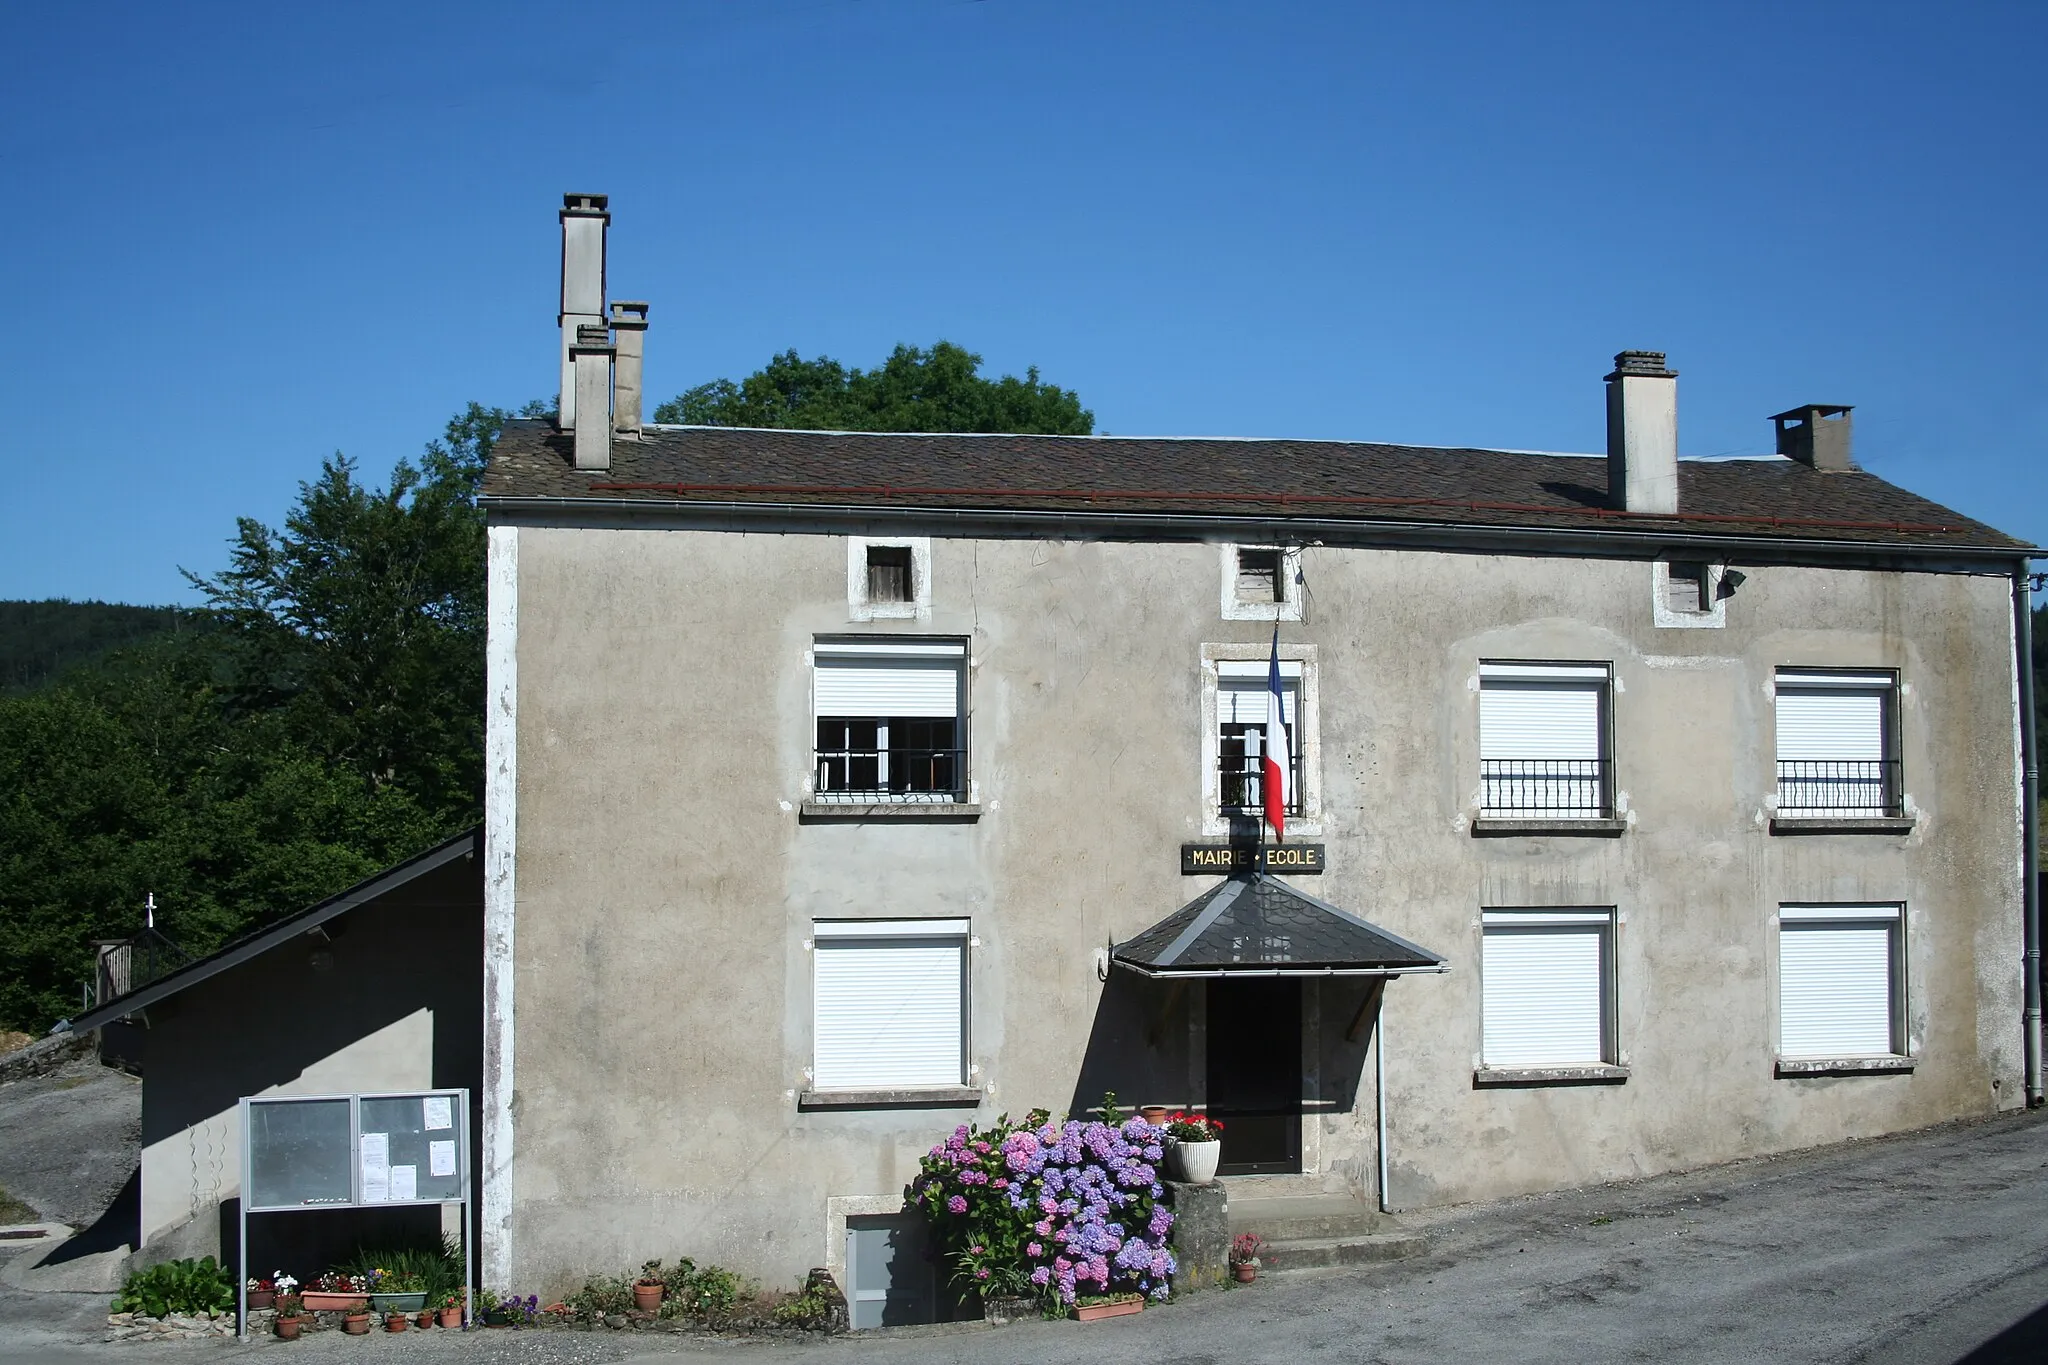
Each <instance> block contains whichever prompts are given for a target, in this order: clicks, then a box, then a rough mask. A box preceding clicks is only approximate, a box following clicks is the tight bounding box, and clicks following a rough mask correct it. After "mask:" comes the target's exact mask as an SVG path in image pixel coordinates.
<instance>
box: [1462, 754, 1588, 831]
mask: <svg viewBox="0 0 2048 1365" xmlns="http://www.w3.org/2000/svg"><path fill="white" fill-rule="evenodd" d="M1610 766H1611V765H1610V763H1609V761H1608V760H1607V759H1604V758H1482V759H1480V760H1479V805H1480V809H1481V811H1483V812H1485V813H1487V814H1492V815H1498V814H1502V813H1514V814H1533V815H1544V816H1555V817H1558V818H1560V819H1572V818H1579V819H1598V818H1600V817H1602V816H1605V815H1606V814H1608V811H1609V802H1608V799H1607V793H1608V790H1609V787H1608V781H1607V775H1608V769H1609V767H1610Z"/></svg>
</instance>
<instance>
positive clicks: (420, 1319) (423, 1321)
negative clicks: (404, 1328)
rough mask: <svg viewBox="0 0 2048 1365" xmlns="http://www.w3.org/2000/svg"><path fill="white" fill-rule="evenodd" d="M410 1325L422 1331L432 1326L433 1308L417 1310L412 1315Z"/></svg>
mask: <svg viewBox="0 0 2048 1365" xmlns="http://www.w3.org/2000/svg"><path fill="white" fill-rule="evenodd" d="M412 1325H413V1326H415V1327H417V1328H419V1329H420V1330H421V1331H422V1332H424V1331H426V1330H427V1329H428V1328H429V1327H432V1326H433V1325H434V1310H433V1309H431V1308H422V1309H421V1310H420V1311H419V1312H417V1313H414V1314H413V1315H412Z"/></svg>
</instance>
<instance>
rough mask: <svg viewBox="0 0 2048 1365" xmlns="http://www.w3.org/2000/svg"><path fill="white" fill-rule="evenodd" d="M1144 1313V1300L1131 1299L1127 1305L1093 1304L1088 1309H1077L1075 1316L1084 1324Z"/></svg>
mask: <svg viewBox="0 0 2048 1365" xmlns="http://www.w3.org/2000/svg"><path fill="white" fill-rule="evenodd" d="M1144 1311H1145V1301H1144V1300H1143V1299H1131V1300H1129V1301H1128V1302H1125V1303H1091V1304H1089V1305H1088V1306H1087V1307H1086V1308H1076V1309H1075V1310H1074V1316H1075V1318H1077V1319H1078V1320H1080V1321H1082V1322H1093V1321H1095V1320H1096V1319H1097V1318H1121V1317H1126V1316H1128V1315H1130V1314H1132V1313H1142V1312H1144Z"/></svg>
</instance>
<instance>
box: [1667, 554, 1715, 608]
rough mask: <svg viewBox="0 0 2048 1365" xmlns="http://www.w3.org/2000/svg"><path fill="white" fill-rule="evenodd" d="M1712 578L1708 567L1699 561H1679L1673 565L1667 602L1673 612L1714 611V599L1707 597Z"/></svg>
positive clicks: (1675, 561)
mask: <svg viewBox="0 0 2048 1365" xmlns="http://www.w3.org/2000/svg"><path fill="white" fill-rule="evenodd" d="M1712 581H1713V580H1712V577H1711V576H1710V575H1709V574H1708V573H1707V566H1706V564H1705V563H1704V562H1702V561H1700V560H1697V559H1679V560H1673V561H1672V563H1671V571H1670V579H1669V584H1670V586H1669V591H1668V593H1667V596H1666V601H1667V603H1668V604H1669V606H1670V608H1671V610H1673V611H1689V612H1702V611H1712V610H1713V609H1714V602H1713V599H1712V598H1710V597H1709V596H1708V595H1707V591H1708V584H1709V583H1711V582H1712Z"/></svg>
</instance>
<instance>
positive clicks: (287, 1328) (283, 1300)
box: [271, 1276, 310, 1341]
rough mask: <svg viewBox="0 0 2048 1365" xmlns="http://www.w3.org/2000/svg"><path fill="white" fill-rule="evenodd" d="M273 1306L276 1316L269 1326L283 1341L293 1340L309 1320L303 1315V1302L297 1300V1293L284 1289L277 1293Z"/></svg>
mask: <svg viewBox="0 0 2048 1365" xmlns="http://www.w3.org/2000/svg"><path fill="white" fill-rule="evenodd" d="M279 1278H286V1277H282V1276H281V1277H279ZM273 1306H274V1307H275V1308H276V1309H277V1317H276V1318H275V1319H273V1320H272V1322H271V1327H272V1328H273V1329H274V1330H275V1331H276V1332H277V1335H278V1336H279V1337H281V1338H282V1339H284V1340H285V1341H292V1340H295V1339H296V1338H297V1337H298V1335H299V1333H300V1332H302V1331H304V1330H305V1326H306V1323H307V1322H308V1321H309V1320H310V1319H309V1318H307V1317H306V1316H305V1313H306V1306H305V1304H303V1303H301V1302H300V1301H299V1296H298V1295H297V1294H294V1293H292V1292H290V1291H289V1290H285V1291H281V1292H279V1293H278V1294H277V1298H276V1300H275V1302H274V1304H273Z"/></svg>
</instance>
